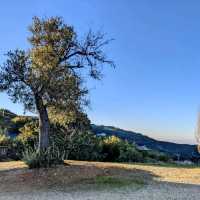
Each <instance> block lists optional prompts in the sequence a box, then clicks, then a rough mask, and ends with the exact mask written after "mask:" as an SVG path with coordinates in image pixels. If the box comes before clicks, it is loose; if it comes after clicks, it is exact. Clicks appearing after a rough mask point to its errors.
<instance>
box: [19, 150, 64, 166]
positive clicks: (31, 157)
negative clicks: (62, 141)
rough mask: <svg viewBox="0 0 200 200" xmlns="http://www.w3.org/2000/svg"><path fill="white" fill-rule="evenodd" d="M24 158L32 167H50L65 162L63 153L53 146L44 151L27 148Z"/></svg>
mask: <svg viewBox="0 0 200 200" xmlns="http://www.w3.org/2000/svg"><path fill="white" fill-rule="evenodd" d="M22 160H23V161H24V162H25V163H26V164H27V165H28V166H29V168H30V169H32V168H49V167H52V166H56V165H58V164H63V163H64V159H63V155H62V154H61V153H60V152H59V150H58V149H56V148H52V147H49V148H48V149H47V150H43V151H37V150H34V149H27V150H26V151H25V152H24V153H23V159H22Z"/></svg>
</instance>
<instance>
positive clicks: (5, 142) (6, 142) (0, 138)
mask: <svg viewBox="0 0 200 200" xmlns="http://www.w3.org/2000/svg"><path fill="white" fill-rule="evenodd" d="M11 144H12V140H11V138H10V137H8V136H6V135H4V134H0V146H8V147H9V146H10V145H11Z"/></svg>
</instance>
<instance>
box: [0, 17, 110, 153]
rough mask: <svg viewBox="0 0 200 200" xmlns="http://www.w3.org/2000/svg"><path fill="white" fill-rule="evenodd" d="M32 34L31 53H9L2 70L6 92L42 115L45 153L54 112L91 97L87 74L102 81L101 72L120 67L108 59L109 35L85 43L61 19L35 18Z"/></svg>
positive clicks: (0, 76) (1, 80)
mask: <svg viewBox="0 0 200 200" xmlns="http://www.w3.org/2000/svg"><path fill="white" fill-rule="evenodd" d="M29 31H30V32H31V36H30V37H29V38H28V41H29V42H30V44H31V48H30V49H28V50H26V51H24V50H19V49H17V50H15V51H9V52H8V53H7V57H8V58H7V61H6V62H5V63H4V64H3V65H2V66H1V67H0V91H7V93H8V95H9V96H10V97H11V98H12V100H13V102H20V103H23V105H24V108H25V110H28V111H37V112H38V115H39V130H40V136H39V149H40V150H41V149H45V148H47V147H48V145H49V129H50V125H49V113H48V109H51V110H56V112H58V111H59V110H62V111H67V110H70V109H71V108H76V109H77V108H81V106H82V105H83V104H84V103H86V101H84V100H85V95H86V94H87V89H86V88H84V87H83V84H82V82H83V80H82V77H83V76H81V74H82V72H83V71H84V75H85V70H88V72H89V75H90V76H91V77H92V78H94V79H100V78H101V67H102V66H103V65H104V64H108V65H111V66H113V65H114V64H113V62H112V61H111V60H108V59H107V58H106V55H105V54H104V51H103V47H104V45H107V44H108V43H109V40H104V35H103V34H101V33H97V34H93V33H92V32H91V31H90V32H89V33H88V34H87V35H86V37H85V38H84V39H82V40H79V39H78V38H77V34H76V32H75V31H74V29H73V27H72V26H68V25H67V24H65V23H64V21H63V20H62V18H60V17H51V18H48V19H40V18H38V17H34V18H33V23H32V25H31V26H30V27H29Z"/></svg>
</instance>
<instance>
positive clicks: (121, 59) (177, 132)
mask: <svg viewBox="0 0 200 200" xmlns="http://www.w3.org/2000/svg"><path fill="white" fill-rule="evenodd" d="M199 10H200V1H198V0H193V1H188V0H168V1H159V0H152V1H149V0H140V1H139V0H137V1H136V0H126V1H123V0H118V1H117V0H109V1H108V0H101V1H100V0H73V1H72V0H71V1H68V0H56V1H55V0H42V1H41V0H29V1H27V0H26V1H25V0H20V1H11V0H7V1H2V2H1V7H0V25H1V30H0V63H2V62H3V61H4V59H5V57H4V56H3V54H4V53H6V51H7V50H10V49H15V48H26V47H27V40H26V37H27V36H28V32H27V26H28V25H29V24H30V23H31V19H32V17H33V16H34V15H38V16H47V17H48V16H52V15H59V16H63V18H64V19H65V21H66V22H67V23H69V24H71V25H73V26H74V27H75V29H76V30H77V31H78V32H79V33H80V34H83V33H85V32H87V30H88V29H89V28H92V29H93V30H99V29H100V30H102V31H103V32H106V33H107V36H108V38H115V41H114V42H112V43H111V44H110V46H109V48H107V52H108V55H109V56H110V57H111V58H113V60H114V61H115V62H116V65H117V68H116V69H115V70H113V69H111V68H106V69H105V70H104V72H105V77H104V79H103V81H101V82H92V83H91V82H90V83H89V88H91V92H90V98H91V109H90V110H89V111H88V114H89V117H90V118H91V120H92V122H93V123H97V124H104V125H114V126H117V127H121V128H124V129H129V130H134V131H138V132H142V133H145V134H146V135H149V136H152V137H154V138H158V139H164V140H169V141H176V142H183V143H194V142H195V139H194V129H195V122H196V115H197V110H198V107H199V104H200V12H199ZM0 107H5V108H8V109H10V110H12V111H14V112H17V113H22V112H23V109H22V106H20V105H14V104H12V103H11V101H10V100H9V98H8V97H7V96H6V95H5V94H2V93H1V94H0Z"/></svg>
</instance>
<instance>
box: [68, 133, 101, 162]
mask: <svg viewBox="0 0 200 200" xmlns="http://www.w3.org/2000/svg"><path fill="white" fill-rule="evenodd" d="M68 158H69V159H74V160H93V161H101V160H103V158H104V154H103V153H102V146H101V144H100V139H99V138H98V137H96V136H95V135H94V134H92V133H90V132H86V133H80V134H75V135H74V136H73V137H72V138H71V140H70V143H69V149H68Z"/></svg>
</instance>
